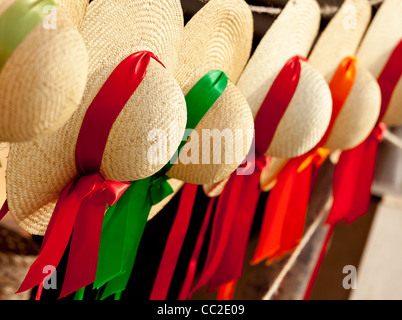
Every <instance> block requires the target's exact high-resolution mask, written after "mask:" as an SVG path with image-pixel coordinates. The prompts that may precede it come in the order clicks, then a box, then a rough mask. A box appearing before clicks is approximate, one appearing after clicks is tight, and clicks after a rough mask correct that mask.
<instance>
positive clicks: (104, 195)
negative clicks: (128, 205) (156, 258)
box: [18, 174, 130, 298]
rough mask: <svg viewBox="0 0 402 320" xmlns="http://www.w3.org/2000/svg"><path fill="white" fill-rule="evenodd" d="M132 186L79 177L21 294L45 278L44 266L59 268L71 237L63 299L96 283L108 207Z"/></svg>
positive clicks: (58, 210)
mask: <svg viewBox="0 0 402 320" xmlns="http://www.w3.org/2000/svg"><path fill="white" fill-rule="evenodd" d="M129 186H130V184H129V183H128V182H118V181H107V180H105V179H103V178H102V177H101V176H100V175H99V174H93V175H89V176H83V177H77V178H75V179H74V180H72V181H71V182H70V183H69V184H68V185H67V186H66V187H65V188H64V189H63V191H62V193H61V195H60V197H59V200H58V202H57V205H56V208H55V210H54V213H53V215H52V218H51V220H50V223H49V226H48V229H47V231H46V235H45V238H44V240H43V244H42V248H41V252H40V255H39V257H38V258H37V259H36V261H35V262H34V263H33V265H32V266H31V268H30V270H29V272H28V275H27V277H26V278H25V280H24V282H23V283H22V285H21V287H20V288H19V290H18V292H22V291H25V290H28V289H30V288H32V287H34V286H35V285H37V284H39V283H40V282H41V281H42V280H43V278H44V273H43V270H44V267H46V266H48V265H51V266H54V267H57V265H58V264H59V262H60V259H61V257H62V256H63V253H64V251H65V249H66V247H67V244H68V242H69V240H70V235H71V233H72V238H71V246H70V252H69V257H68V263H67V270H66V275H65V280H64V284H63V288H62V291H61V293H60V298H61V297H65V296H67V295H68V294H70V293H72V292H74V291H76V290H78V289H80V288H82V287H84V286H87V285H88V284H90V283H92V282H93V281H94V280H95V274H96V266H97V261H98V251H99V239H100V234H101V230H102V223H103V216H104V213H105V206H106V204H109V205H113V204H114V203H116V201H117V200H118V199H119V198H120V196H121V195H122V194H123V193H124V191H125V190H126V189H127V188H128V187H129Z"/></svg>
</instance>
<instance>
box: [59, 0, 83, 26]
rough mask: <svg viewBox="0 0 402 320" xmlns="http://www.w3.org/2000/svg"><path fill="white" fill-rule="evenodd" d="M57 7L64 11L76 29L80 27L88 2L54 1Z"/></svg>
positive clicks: (75, 0) (73, 0)
mask: <svg viewBox="0 0 402 320" xmlns="http://www.w3.org/2000/svg"><path fill="white" fill-rule="evenodd" d="M56 1H57V4H58V7H59V8H60V9H61V10H64V11H65V13H66V14H67V15H68V17H69V18H70V19H71V21H72V22H73V23H74V25H75V26H77V28H80V27H81V24H82V21H83V20H84V16H85V11H86V10H87V7H88V4H89V0H56Z"/></svg>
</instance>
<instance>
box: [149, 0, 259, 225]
mask: <svg viewBox="0 0 402 320" xmlns="http://www.w3.org/2000/svg"><path fill="white" fill-rule="evenodd" d="M252 39H253V18H252V13H251V10H250V7H249V6H248V4H247V3H246V2H245V1H243V0H211V1H209V2H208V3H207V4H206V5H205V6H204V7H203V8H201V9H200V10H199V11H198V12H197V13H196V14H195V15H194V16H193V17H192V19H191V20H190V21H189V22H188V23H187V25H186V26H185V28H184V36H183V41H182V44H181V47H180V50H179V52H180V57H179V60H180V61H182V63H181V64H180V66H179V67H178V70H177V72H176V79H177V81H178V83H179V84H180V86H181V88H182V90H183V93H184V94H185V95H187V93H188V92H189V91H190V89H191V88H193V86H194V85H195V84H196V83H197V82H198V81H199V80H200V79H201V78H202V77H203V76H204V75H205V74H207V73H208V72H210V71H212V70H221V71H223V72H225V73H226V75H227V76H228V77H229V79H230V81H228V84H227V87H226V89H225V91H224V92H223V94H222V96H221V97H220V98H219V99H218V100H217V101H216V102H215V103H214V105H213V106H212V107H211V108H210V109H209V111H208V112H207V113H206V114H205V116H204V117H203V118H202V120H201V121H200V122H199V123H198V125H197V127H196V129H195V131H196V133H197V135H198V137H199V138H198V140H199V142H200V149H199V158H200V161H199V163H198V164H193V163H190V164H183V163H181V162H180V161H179V162H178V163H177V164H175V165H174V166H173V167H172V168H171V169H170V170H169V171H168V172H167V175H168V176H169V177H171V178H174V179H171V180H170V181H169V183H170V184H171V186H172V188H173V190H174V193H177V191H178V190H179V189H180V188H181V187H182V186H183V184H184V182H187V183H192V184H208V183H214V182H218V181H221V180H222V179H225V178H226V177H228V176H230V174H231V173H232V172H233V171H235V170H236V169H237V168H238V167H239V165H240V164H241V163H242V161H243V160H244V159H245V157H246V156H247V153H248V151H249V150H250V147H251V143H252V137H253V136H252V130H253V128H254V122H253V117H252V114H251V111H250V106H249V105H248V103H247V101H246V99H245V97H244V96H243V94H242V93H241V92H240V91H239V89H238V88H237V87H236V86H235V83H236V82H237V81H238V79H239V77H240V75H241V73H242V71H243V69H244V66H245V65H246V63H247V61H248V59H249V56H250V52H251V45H252ZM205 129H207V130H218V132H223V131H224V130H225V131H226V132H228V131H227V130H228V129H229V131H230V133H231V135H232V137H233V141H230V142H227V141H226V140H225V139H222V143H221V144H220V146H219V145H213V143H214V142H213V141H212V139H211V149H210V150H202V149H201V148H202V144H201V141H202V140H203V138H202V137H203V130H205ZM236 130H240V133H241V134H240V135H237V136H236ZM236 139H241V140H240V143H239V140H237V141H236ZM190 140H191V136H190ZM217 148H220V150H218V149H217ZM206 151H210V155H209V156H210V157H209V162H210V164H206V163H204V162H203V161H204V154H205V152H206ZM217 152H218V153H219V152H220V153H219V154H220V155H221V157H220V159H219V160H220V161H218V163H217V164H214V163H213V157H214V153H217ZM226 152H231V153H232V156H233V162H231V163H225V156H226ZM179 160H180V159H179ZM173 195H174V194H173ZM173 195H171V196H169V197H168V198H165V199H164V200H163V201H162V202H160V203H159V204H157V205H156V206H154V207H153V208H152V210H151V214H150V216H149V218H152V217H154V216H155V214H156V213H157V212H159V211H160V210H161V209H162V208H163V206H164V205H166V204H167V203H168V202H169V201H170V200H171V198H172V197H173Z"/></svg>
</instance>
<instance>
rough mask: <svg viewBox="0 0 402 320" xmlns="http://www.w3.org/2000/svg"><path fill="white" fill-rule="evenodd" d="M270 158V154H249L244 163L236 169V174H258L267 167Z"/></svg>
mask: <svg viewBox="0 0 402 320" xmlns="http://www.w3.org/2000/svg"><path fill="white" fill-rule="evenodd" d="M271 159H272V158H271V157H270V156H264V155H263V156H258V155H256V154H253V155H252V156H251V155H249V156H248V157H247V158H246V163H245V164H244V165H243V166H240V167H239V168H238V169H237V175H243V176H247V175H252V174H257V175H260V174H261V172H263V171H265V170H267V169H268V168H269V165H270V164H271Z"/></svg>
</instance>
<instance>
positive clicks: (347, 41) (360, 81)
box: [309, 0, 381, 150]
mask: <svg viewBox="0 0 402 320" xmlns="http://www.w3.org/2000/svg"><path fill="white" fill-rule="evenodd" d="M370 19H371V5H370V3H369V2H368V1H367V0H346V1H345V2H344V3H343V4H342V6H341V7H340V8H339V11H338V13H337V14H336V15H335V16H334V17H333V18H332V19H331V21H330V22H329V24H328V25H327V27H326V28H325V30H324V31H323V33H322V34H321V36H320V38H319V39H318V41H317V43H316V45H315V46H314V48H313V51H312V52H311V54H310V56H309V61H310V63H311V65H312V66H313V67H314V68H315V69H317V70H318V71H319V72H320V73H321V74H322V75H323V76H324V78H325V80H326V81H327V82H328V83H329V82H330V81H331V79H332V76H333V75H334V73H335V71H336V69H337V68H338V65H339V63H340V62H341V61H342V59H344V58H345V57H347V56H354V55H355V53H356V50H357V47H358V46H359V43H360V41H361V39H362V37H363V35H364V32H365V31H366V29H367V26H368V24H369V22H370ZM380 106H381V93H380V88H379V86H378V83H377V81H376V80H375V79H374V77H373V76H372V75H371V74H370V73H369V72H368V71H367V70H366V69H365V68H364V66H363V65H362V64H359V63H357V69H356V80H355V83H354V85H353V88H352V91H351V93H350V95H349V97H348V99H347V100H346V102H345V104H344V106H343V108H342V110H341V112H340V114H339V115H338V117H337V119H336V122H335V125H334V127H333V129H332V131H331V135H330V137H329V139H328V141H327V143H326V145H325V146H326V147H327V148H329V149H331V150H336V149H342V150H346V149H350V148H353V147H355V146H357V145H359V144H360V143H361V142H362V141H363V140H364V139H366V138H367V136H368V135H369V134H370V132H371V131H372V129H373V127H374V125H375V123H376V121H377V119H378V115H379V112H380Z"/></svg>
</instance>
